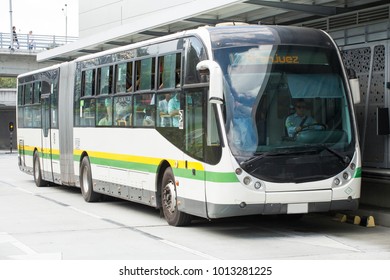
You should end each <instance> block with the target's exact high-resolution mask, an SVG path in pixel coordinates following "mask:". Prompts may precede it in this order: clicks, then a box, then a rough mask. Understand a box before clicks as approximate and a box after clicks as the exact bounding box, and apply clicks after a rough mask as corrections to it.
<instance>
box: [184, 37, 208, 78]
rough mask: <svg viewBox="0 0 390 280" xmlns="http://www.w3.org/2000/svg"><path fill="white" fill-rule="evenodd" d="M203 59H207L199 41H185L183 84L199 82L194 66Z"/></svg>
mask: <svg viewBox="0 0 390 280" xmlns="http://www.w3.org/2000/svg"><path fill="white" fill-rule="evenodd" d="M205 59H207V55H206V51H205V49H204V47H203V44H202V43H201V42H200V41H199V39H197V38H189V39H187V43H186V52H185V66H184V67H185V71H184V84H196V83H200V82H201V79H200V75H199V71H197V70H196V65H197V64H198V63H199V62H200V61H202V60H205Z"/></svg>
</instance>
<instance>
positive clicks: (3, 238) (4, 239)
mask: <svg viewBox="0 0 390 280" xmlns="http://www.w3.org/2000/svg"><path fill="white" fill-rule="evenodd" d="M0 243H11V244H12V245H13V246H15V247H16V248H18V249H20V250H21V251H23V252H24V253H26V254H27V255H34V254H37V252H36V251H34V250H33V249H31V248H30V247H28V246H27V245H26V244H24V243H22V242H20V241H19V240H17V239H16V238H15V237H13V236H11V235H9V234H8V233H6V232H0Z"/></svg>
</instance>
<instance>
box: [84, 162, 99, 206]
mask: <svg viewBox="0 0 390 280" xmlns="http://www.w3.org/2000/svg"><path fill="white" fill-rule="evenodd" d="M80 187H81V194H82V195H83V198H84V200H85V201H86V202H95V201H98V200H99V199H100V196H101V195H100V194H99V193H96V192H95V191H94V190H93V184H92V172H91V164H90V161H89V158H88V157H84V158H83V160H82V161H81V165H80Z"/></svg>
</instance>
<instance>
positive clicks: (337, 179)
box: [333, 178, 341, 186]
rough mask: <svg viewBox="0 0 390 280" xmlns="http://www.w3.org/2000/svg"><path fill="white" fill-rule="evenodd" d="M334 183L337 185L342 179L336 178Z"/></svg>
mask: <svg viewBox="0 0 390 280" xmlns="http://www.w3.org/2000/svg"><path fill="white" fill-rule="evenodd" d="M333 183H334V184H335V185H336V186H338V185H340V183H341V181H340V179H339V178H335V179H334V181H333Z"/></svg>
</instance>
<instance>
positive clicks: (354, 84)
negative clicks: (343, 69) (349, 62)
mask: <svg viewBox="0 0 390 280" xmlns="http://www.w3.org/2000/svg"><path fill="white" fill-rule="evenodd" d="M347 74H348V79H349V86H350V88H351V93H352V98H353V103H354V104H359V103H360V85H359V79H358V77H357V76H356V72H355V70H353V69H351V68H348V69H347Z"/></svg>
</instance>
